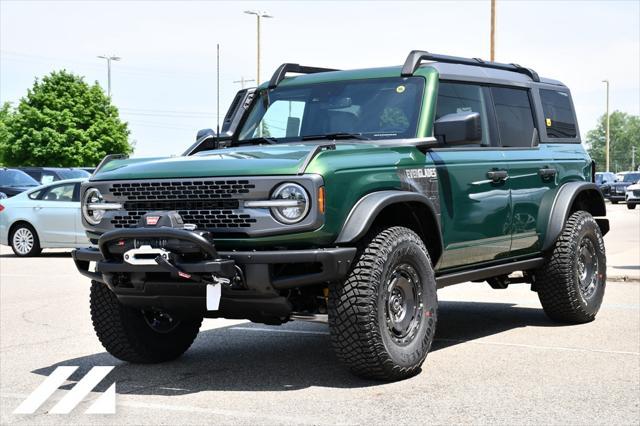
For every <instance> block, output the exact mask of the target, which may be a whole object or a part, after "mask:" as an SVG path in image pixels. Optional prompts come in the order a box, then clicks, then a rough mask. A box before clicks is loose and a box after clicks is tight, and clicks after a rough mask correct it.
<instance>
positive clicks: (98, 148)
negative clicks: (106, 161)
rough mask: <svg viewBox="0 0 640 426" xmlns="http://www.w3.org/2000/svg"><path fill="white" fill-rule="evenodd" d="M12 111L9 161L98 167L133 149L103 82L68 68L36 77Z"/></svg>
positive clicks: (2, 150) (3, 153) (0, 157)
mask: <svg viewBox="0 0 640 426" xmlns="http://www.w3.org/2000/svg"><path fill="white" fill-rule="evenodd" d="M3 108H4V107H3ZM7 114H8V115H9V119H8V120H5V122H6V130H7V131H8V136H7V137H6V138H5V140H3V139H0V161H2V162H3V163H4V164H5V165H8V166H18V165H21V166H57V167H73V166H94V165H96V164H98V162H99V161H100V160H101V159H102V158H103V157H104V156H105V155H107V154H116V153H124V154H128V153H130V152H132V150H133V149H132V146H131V144H130V143H129V141H128V137H129V130H128V128H127V123H124V122H122V121H120V117H119V115H118V110H117V108H116V107H115V106H113V105H111V100H110V98H108V97H107V96H106V95H105V94H104V92H103V91H102V89H101V88H100V86H98V84H97V83H94V84H93V85H92V86H90V85H88V84H87V83H86V82H85V81H84V80H83V78H82V77H79V76H76V75H74V74H71V73H69V72H67V71H65V70H62V71H57V72H52V73H51V74H50V75H48V76H46V77H44V78H43V79H42V81H39V80H38V79H36V81H35V83H34V85H33V87H32V88H31V89H30V90H29V91H28V92H27V95H26V96H25V97H24V98H22V99H21V100H20V103H19V104H18V107H17V109H16V110H15V112H13V113H12V114H9V113H7ZM0 132H1V130H0ZM0 135H1V133H0Z"/></svg>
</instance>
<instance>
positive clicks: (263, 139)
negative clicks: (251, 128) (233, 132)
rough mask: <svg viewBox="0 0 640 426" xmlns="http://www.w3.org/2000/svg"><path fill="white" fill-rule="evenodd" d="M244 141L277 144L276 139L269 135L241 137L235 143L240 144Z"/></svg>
mask: <svg viewBox="0 0 640 426" xmlns="http://www.w3.org/2000/svg"><path fill="white" fill-rule="evenodd" d="M245 143H254V144H258V145H259V144H263V143H268V144H277V143H278V140H277V139H276V138H272V137H269V136H261V137H259V138H251V139H243V140H239V141H237V142H236V144H237V145H242V144H245Z"/></svg>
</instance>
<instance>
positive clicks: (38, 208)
mask: <svg viewBox="0 0 640 426" xmlns="http://www.w3.org/2000/svg"><path fill="white" fill-rule="evenodd" d="M41 208H42V206H33V209H34V210H40V209H41Z"/></svg>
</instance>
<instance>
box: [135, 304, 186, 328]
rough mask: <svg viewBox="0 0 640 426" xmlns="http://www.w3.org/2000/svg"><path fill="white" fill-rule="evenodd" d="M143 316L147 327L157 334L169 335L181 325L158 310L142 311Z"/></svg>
mask: <svg viewBox="0 0 640 426" xmlns="http://www.w3.org/2000/svg"><path fill="white" fill-rule="evenodd" d="M142 316H143V317H144V320H145V322H146V323H147V325H148V326H149V327H150V328H151V329H152V330H153V331H155V332H157V333H169V332H170V331H172V330H174V329H175V328H176V327H177V326H178V324H180V321H178V320H176V319H175V318H173V317H172V316H171V315H169V314H168V313H166V312H164V311H160V310H157V309H152V310H148V311H142Z"/></svg>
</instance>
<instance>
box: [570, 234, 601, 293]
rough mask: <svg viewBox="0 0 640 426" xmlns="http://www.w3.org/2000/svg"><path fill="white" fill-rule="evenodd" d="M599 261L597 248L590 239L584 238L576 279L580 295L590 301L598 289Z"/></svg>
mask: <svg viewBox="0 0 640 426" xmlns="http://www.w3.org/2000/svg"><path fill="white" fill-rule="evenodd" d="M599 266H600V265H599V260H598V253H597V251H596V247H595V245H594V244H593V241H591V239H590V238H586V237H585V238H583V239H582V240H581V241H580V245H579V246H578V263H577V267H576V278H577V279H578V286H579V287H580V293H581V294H582V296H583V297H584V298H585V299H590V298H591V297H593V295H594V294H595V292H596V290H597V288H598V281H599V274H600V272H599Z"/></svg>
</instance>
